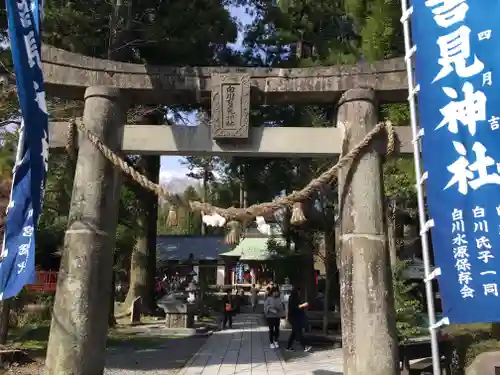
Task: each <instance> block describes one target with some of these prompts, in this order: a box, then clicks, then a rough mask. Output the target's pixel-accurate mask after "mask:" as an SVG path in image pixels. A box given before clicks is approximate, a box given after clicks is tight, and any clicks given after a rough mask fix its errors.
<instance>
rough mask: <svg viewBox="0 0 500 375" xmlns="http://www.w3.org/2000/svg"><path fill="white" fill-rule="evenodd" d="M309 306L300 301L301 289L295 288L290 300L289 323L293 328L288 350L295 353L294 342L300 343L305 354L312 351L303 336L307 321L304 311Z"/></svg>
mask: <svg viewBox="0 0 500 375" xmlns="http://www.w3.org/2000/svg"><path fill="white" fill-rule="evenodd" d="M307 306H308V303H307V302H301V301H300V289H299V287H293V289H292V292H291V293H290V297H289V299H288V322H289V323H290V325H291V326H292V332H291V333H290V337H289V339H288V345H287V347H286V350H289V351H293V344H294V341H298V342H299V343H300V345H301V346H302V349H303V350H304V351H305V352H310V351H311V347H310V346H307V345H306V344H305V341H304V335H303V334H302V330H303V329H304V325H305V321H306V314H305V312H304V309H305V308H306V307H307Z"/></svg>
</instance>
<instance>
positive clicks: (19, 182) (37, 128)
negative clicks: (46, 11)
mask: <svg viewBox="0 0 500 375" xmlns="http://www.w3.org/2000/svg"><path fill="white" fill-rule="evenodd" d="M6 3H7V17H8V24H9V36H10V48H11V51H12V60H13V63H14V70H15V73H16V83H17V92H18V96H19V104H20V107H21V114H22V118H23V125H22V126H21V129H20V139H19V145H18V152H17V160H16V165H15V167H14V171H13V186H12V192H11V200H10V204H9V207H8V211H7V218H6V224H5V237H4V243H3V249H2V261H1V263H0V299H7V298H10V297H14V296H16V295H17V294H18V293H19V292H20V291H21V290H22V288H23V287H24V285H26V284H27V283H30V282H33V280H34V276H35V234H36V227H37V223H38V218H39V216H40V211H41V207H42V199H43V190H44V188H45V176H46V173H47V159H48V150H49V147H48V115H47V105H46V102H45V91H44V85H43V75H42V63H41V39H40V16H41V11H42V9H41V7H40V3H39V0H7V1H6Z"/></svg>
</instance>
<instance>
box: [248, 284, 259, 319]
mask: <svg viewBox="0 0 500 375" xmlns="http://www.w3.org/2000/svg"><path fill="white" fill-rule="evenodd" d="M258 296H259V290H258V289H257V288H256V287H255V284H252V289H250V302H251V303H252V311H253V312H255V309H256V308H257V298H258Z"/></svg>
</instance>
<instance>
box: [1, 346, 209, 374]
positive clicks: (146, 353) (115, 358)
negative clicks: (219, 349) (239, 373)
mask: <svg viewBox="0 0 500 375" xmlns="http://www.w3.org/2000/svg"><path fill="white" fill-rule="evenodd" d="M206 340H207V337H197V336H195V337H187V338H185V337H179V338H169V339H166V340H165V343H164V344H162V345H156V346H154V347H151V348H144V347H141V348H134V347H132V346H127V345H120V346H116V347H113V348H109V349H108V358H107V362H106V369H105V371H104V374H105V375H139V374H141V375H142V374H144V375H175V374H177V373H178V372H179V371H180V370H181V369H182V367H183V366H184V364H185V363H186V362H187V361H188V360H189V359H190V358H191V357H192V356H193V355H194V354H195V353H196V352H197V351H198V349H199V348H200V347H201V346H202V345H203V344H204V343H205V342H206ZM6 374H9V375H42V374H43V363H35V364H32V365H28V366H22V367H18V368H11V369H10V370H8V371H7V372H6Z"/></svg>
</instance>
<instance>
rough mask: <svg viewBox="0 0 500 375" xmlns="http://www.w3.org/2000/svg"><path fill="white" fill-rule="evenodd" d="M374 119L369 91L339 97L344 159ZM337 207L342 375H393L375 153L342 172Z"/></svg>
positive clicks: (393, 335) (372, 96) (391, 319)
mask: <svg viewBox="0 0 500 375" xmlns="http://www.w3.org/2000/svg"><path fill="white" fill-rule="evenodd" d="M377 118H378V105H377V102H376V97H375V92H374V91H373V90H371V89H354V90H349V91H347V92H346V93H344V94H343V95H342V97H341V99H340V102H339V104H338V113H337V126H338V127H339V128H341V129H343V133H344V143H343V146H342V152H343V154H344V155H345V154H346V153H347V152H348V151H349V150H351V149H352V148H354V147H356V145H358V144H359V142H361V141H362V140H363V138H364V137H365V135H366V134H367V133H368V132H369V131H370V130H372V129H373V128H374V127H375V125H376V124H377ZM365 151H366V150H365ZM339 203H340V215H341V216H340V217H341V223H340V225H341V235H340V259H339V268H340V288H341V314H342V348H343V357H344V375H366V374H370V375H396V374H398V373H399V370H398V367H399V366H398V363H397V356H398V344H397V338H396V322H395V313H394V305H393V295H392V279H391V274H390V261H389V252H388V248H387V233H386V229H385V223H384V219H385V218H384V206H383V180H382V159H381V155H380V154H379V153H378V152H377V151H375V150H372V151H369V152H364V153H363V154H362V156H361V157H359V158H357V160H355V161H354V162H353V163H352V164H351V165H348V166H346V167H345V168H343V169H342V170H341V173H340V175H339Z"/></svg>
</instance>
